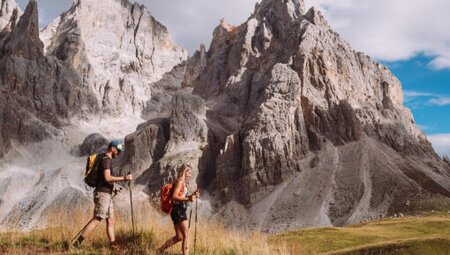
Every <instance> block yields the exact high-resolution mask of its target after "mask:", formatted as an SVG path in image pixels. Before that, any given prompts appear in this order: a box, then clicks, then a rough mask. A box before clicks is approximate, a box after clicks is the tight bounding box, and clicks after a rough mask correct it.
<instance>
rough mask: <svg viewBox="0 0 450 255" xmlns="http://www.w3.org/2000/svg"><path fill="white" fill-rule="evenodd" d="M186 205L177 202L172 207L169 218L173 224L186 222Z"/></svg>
mask: <svg viewBox="0 0 450 255" xmlns="http://www.w3.org/2000/svg"><path fill="white" fill-rule="evenodd" d="M186 211H187V204H186V203H184V202H179V203H176V204H174V205H173V207H172V212H171V213H170V218H171V219H172V221H173V223H174V224H178V223H181V222H183V221H185V220H187V219H188V218H187V215H186Z"/></svg>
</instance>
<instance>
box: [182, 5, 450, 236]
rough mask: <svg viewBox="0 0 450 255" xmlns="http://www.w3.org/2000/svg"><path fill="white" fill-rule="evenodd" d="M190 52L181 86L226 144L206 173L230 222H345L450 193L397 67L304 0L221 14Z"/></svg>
mask: <svg viewBox="0 0 450 255" xmlns="http://www.w3.org/2000/svg"><path fill="white" fill-rule="evenodd" d="M195 56H196V57H195V58H193V59H192V60H190V65H193V66H188V67H187V69H188V70H195V72H194V71H192V72H191V74H186V75H185V77H187V78H186V79H185V80H186V81H188V82H187V83H186V84H185V86H188V87H192V88H193V89H194V92H193V93H194V94H197V95H200V96H201V97H203V98H204V100H205V102H206V105H207V108H208V111H207V113H206V116H207V122H208V127H209V131H208V132H209V133H210V134H213V136H214V139H209V141H213V142H212V143H213V144H209V146H210V147H211V148H217V147H218V148H219V149H218V151H219V152H218V153H217V154H216V155H215V156H216V157H217V158H215V159H213V161H214V162H215V167H213V168H209V169H207V170H206V169H205V171H208V173H207V174H206V173H203V174H202V173H201V172H200V174H199V176H208V177H211V176H213V182H212V183H213V184H211V185H210V186H208V188H209V190H210V191H211V192H212V193H213V194H215V196H216V198H217V200H218V201H219V202H218V203H219V204H220V206H219V207H218V208H220V209H219V211H220V214H223V215H224V216H225V218H229V219H230V220H231V221H232V222H234V223H235V224H237V225H239V224H241V223H236V222H239V219H241V221H242V222H245V224H247V225H249V226H253V227H256V228H259V229H263V230H266V231H279V230H284V229H292V228H296V227H304V226H316V225H344V224H349V223H354V222H359V221H361V220H364V219H367V218H379V217H384V216H385V215H387V214H389V213H392V212H396V211H397V210H403V209H407V208H406V205H407V204H408V205H410V204H411V203H413V202H412V201H414V202H418V201H424V200H427V199H428V198H430V197H437V198H442V199H444V200H445V199H448V196H449V195H450V185H449V180H450V177H449V176H450V169H449V167H448V165H446V164H444V163H443V161H442V160H441V159H440V158H439V157H438V156H437V155H436V154H435V152H434V151H433V149H432V147H431V145H430V143H429V142H428V141H427V139H426V137H425V135H424V134H423V132H422V131H421V130H420V129H419V128H418V127H417V126H416V125H415V123H414V119H413V117H412V114H411V112H410V111H409V109H407V108H405V107H404V106H403V97H402V87H401V84H400V82H399V81H398V79H397V78H396V77H395V76H393V74H392V73H391V72H390V71H389V70H388V69H387V68H386V67H384V66H383V65H381V64H379V63H376V62H375V61H373V60H372V59H371V58H370V57H369V56H367V55H365V54H363V53H361V52H356V51H355V50H353V49H352V48H351V46H350V45H349V44H348V43H347V42H345V41H344V40H343V39H342V38H341V37H340V36H339V35H338V34H337V33H335V32H334V31H333V30H332V29H331V28H330V26H329V25H328V23H327V22H326V20H325V19H324V18H323V16H322V15H321V13H320V11H318V10H316V9H314V8H311V9H310V10H308V11H306V10H305V5H304V2H303V1H301V0H265V1H262V2H261V3H260V4H257V5H256V7H255V11H254V12H253V14H252V15H251V16H250V17H249V18H248V20H247V21H246V22H245V23H243V24H242V25H240V26H232V25H229V24H227V23H226V21H224V20H222V21H221V23H220V25H219V26H218V27H217V28H216V29H215V31H214V36H213V39H212V42H211V46H210V48H209V50H208V51H207V52H206V53H202V51H199V52H197V53H196V55H195ZM201 56H204V57H201ZM199 181H202V180H199ZM236 202H238V203H236ZM230 208H231V209H230ZM236 212H239V214H241V215H245V212H247V213H248V216H239V217H237V214H236Z"/></svg>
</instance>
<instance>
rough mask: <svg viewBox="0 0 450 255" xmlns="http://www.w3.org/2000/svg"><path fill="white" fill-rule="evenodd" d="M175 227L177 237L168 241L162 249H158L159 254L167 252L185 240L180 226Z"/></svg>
mask: <svg viewBox="0 0 450 255" xmlns="http://www.w3.org/2000/svg"><path fill="white" fill-rule="evenodd" d="M173 227H174V228H175V236H173V237H172V238H170V239H169V240H167V241H166V242H165V243H164V244H163V245H162V246H161V247H159V248H158V251H159V252H162V251H165V250H167V249H168V248H170V247H171V246H173V245H175V244H176V243H178V242H179V241H181V240H183V235H182V233H181V228H180V224H173Z"/></svg>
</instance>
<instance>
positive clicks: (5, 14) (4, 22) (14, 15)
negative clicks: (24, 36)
mask: <svg viewBox="0 0 450 255" xmlns="http://www.w3.org/2000/svg"><path fill="white" fill-rule="evenodd" d="M21 15H22V10H21V9H20V7H19V6H18V5H17V3H16V2H15V1H14V0H1V1H0V32H1V31H2V30H4V29H6V30H11V26H13V27H12V28H13V29H14V25H15V24H16V23H17V21H18V20H19V19H18V18H19V17H20V16H21Z"/></svg>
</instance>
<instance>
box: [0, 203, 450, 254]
mask: <svg viewBox="0 0 450 255" xmlns="http://www.w3.org/2000/svg"><path fill="white" fill-rule="evenodd" d="M138 215H139V217H138V219H137V222H145V223H146V224H143V225H139V226H138V230H137V234H136V238H135V239H133V235H132V231H131V228H130V226H129V222H128V221H129V220H128V219H120V217H118V220H117V221H118V223H117V225H116V236H117V241H118V243H119V244H120V246H121V248H120V250H118V251H116V252H115V253H113V254H155V249H156V248H157V247H158V246H159V245H161V244H162V243H163V242H164V241H165V240H166V239H168V238H170V237H171V236H172V235H173V229H172V226H171V224H170V221H156V220H155V219H157V218H158V217H152V215H145V216H143V215H141V214H138ZM86 221H87V218H86V217H85V216H84V217H81V216H80V217H75V218H74V219H73V220H72V221H70V222H68V223H67V224H66V225H65V226H55V227H49V228H46V229H41V230H34V231H31V232H27V233H17V232H8V233H1V234H0V254H30V255H31V254H111V251H110V250H109V248H108V241H107V238H106V234H105V225H104V223H102V224H103V225H102V226H99V227H98V228H97V229H96V231H95V232H94V233H93V234H92V235H90V236H89V237H88V238H87V239H86V240H85V241H84V242H83V245H82V247H81V248H80V249H77V250H73V249H68V248H69V246H68V243H69V242H70V240H71V239H72V238H73V236H75V234H76V233H77V232H78V231H79V230H80V229H81V228H82V227H83V225H84V224H85V223H86ZM193 239H194V228H193V225H192V227H191V254H193V241H194V240H193ZM166 254H181V244H177V245H176V246H175V247H173V248H172V249H170V250H168V251H167V253H166ZM196 254H218V255H219V254H221V255H222V254H223V255H234V254H261V255H265V254H299V255H302V254H307V255H309V254H336V255H338V254H339V255H356V254H387V255H406V254H412V255H429V254H433V255H441V254H442V255H450V215H449V214H448V213H447V212H445V213H434V214H430V215H424V216H417V217H405V218H396V219H384V220H378V221H372V222H367V223H361V224H357V225H352V226H348V227H342V228H335V227H325V228H308V229H301V230H296V231H290V232H286V233H281V234H276V235H267V234H261V233H256V232H243V231H238V230H235V231H232V230H229V229H227V228H225V227H224V226H221V225H220V224H217V223H215V222H210V221H206V220H202V219H200V220H199V223H198V226H197V245H196Z"/></svg>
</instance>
